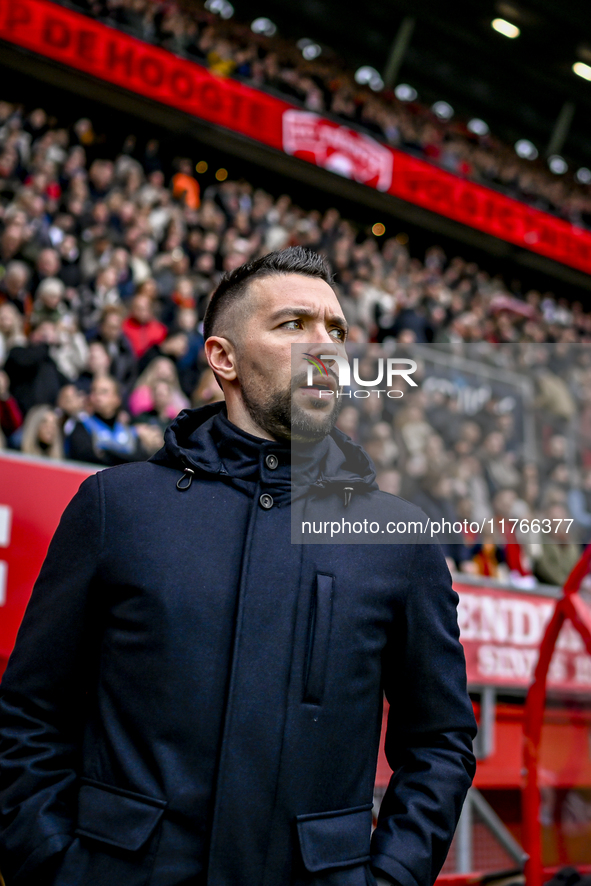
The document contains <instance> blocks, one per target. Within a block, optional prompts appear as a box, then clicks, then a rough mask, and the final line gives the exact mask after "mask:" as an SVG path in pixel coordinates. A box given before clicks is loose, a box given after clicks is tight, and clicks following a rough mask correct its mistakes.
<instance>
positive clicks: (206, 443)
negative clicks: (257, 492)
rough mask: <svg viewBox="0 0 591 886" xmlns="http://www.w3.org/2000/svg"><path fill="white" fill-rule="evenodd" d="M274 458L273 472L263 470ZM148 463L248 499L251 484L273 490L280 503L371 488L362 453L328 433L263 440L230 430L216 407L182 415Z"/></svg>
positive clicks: (371, 473) (371, 479) (372, 482)
mask: <svg viewBox="0 0 591 886" xmlns="http://www.w3.org/2000/svg"><path fill="white" fill-rule="evenodd" d="M269 455H274V456H275V457H276V458H277V460H278V465H277V467H276V468H274V469H273V470H271V469H270V468H269V467H268V463H267V458H268V456H269ZM150 461H152V462H155V463H156V464H163V465H167V466H168V467H175V468H178V469H179V470H181V471H183V470H185V469H187V468H190V469H192V471H193V472H194V473H195V474H197V475H198V474H201V475H203V474H209V475H212V474H214V475H217V476H218V478H219V479H221V480H224V481H226V482H229V483H230V484H231V485H233V486H237V487H238V488H242V489H243V490H244V491H245V492H248V493H249V494H254V489H255V487H256V484H257V483H259V484H261V485H263V486H268V487H269V488H271V487H272V488H273V489H274V490H275V492H274V496H275V497H276V496H277V494H279V496H280V498H281V499H282V500H284V498H285V496H287V498H289V497H290V495H291V494H293V495H294V496H297V497H299V496H300V495H302V494H305V493H306V492H308V491H309V490H310V487H316V488H317V489H326V490H327V491H331V490H334V489H335V487H337V488H338V489H340V490H342V489H344V488H346V489H349V490H354V491H355V490H358V489H360V488H363V489H364V491H368V490H369V489H375V488H377V485H376V482H375V469H374V467H373V464H372V462H371V460H370V458H369V456H368V455H367V454H366V453H365V451H364V450H363V449H362V448H361V446H359V445H358V444H357V443H354V442H353V441H352V440H351V439H350V438H349V437H347V436H346V435H345V434H343V433H342V432H341V431H339V430H338V429H337V428H335V429H333V430H332V431H331V433H330V434H329V435H328V436H327V437H325V438H324V439H323V440H321V441H319V442H318V443H313V444H300V443H294V444H293V445H291V444H290V443H289V442H280V441H273V440H265V439H263V438H261V437H255V436H253V435H252V434H249V433H247V432H246V431H243V430H242V429H241V428H238V427H237V426H236V425H234V424H233V423H232V422H231V421H230V420H229V419H228V415H227V412H226V404H225V403H224V402H223V401H221V402H219V403H213V404H211V405H209V406H204V407H201V408H200V409H184V410H183V411H182V412H180V413H179V415H178V416H177V418H176V419H175V420H174V421H173V422H172V423H171V424H170V425H169V427H168V428H167V429H166V431H165V434H164V446H163V448H162V449H161V450H160V451H159V452H157V453H156V454H155V455H154V456H152V458H151V459H150Z"/></svg>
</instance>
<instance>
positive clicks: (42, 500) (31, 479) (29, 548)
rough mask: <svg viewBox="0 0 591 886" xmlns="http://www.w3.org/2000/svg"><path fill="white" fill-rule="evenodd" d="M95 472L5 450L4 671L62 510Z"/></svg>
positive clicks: (0, 573)
mask: <svg viewBox="0 0 591 886" xmlns="http://www.w3.org/2000/svg"><path fill="white" fill-rule="evenodd" d="M92 473H93V470H92V468H89V467H82V466H69V465H68V464H60V463H59V462H50V463H49V464H44V463H43V462H41V461H38V460H35V459H28V458H24V457H23V456H18V455H15V456H11V455H6V454H4V453H2V454H0V674H2V672H3V670H4V666H5V664H6V660H7V659H8V656H9V655H10V652H11V650H12V647H13V646H14V641H15V639H16V633H17V631H18V628H19V625H20V623H21V619H22V617H23V614H24V611H25V607H26V605H27V603H28V602H29V597H30V596H31V591H32V589H33V584H34V583H35V579H36V578H37V575H38V574H39V570H40V568H41V564H42V563H43V560H44V558H45V554H46V553H47V546H48V545H49V542H50V539H51V537H52V535H53V533H54V532H55V530H56V527H57V524H58V523H59V519H60V517H61V515H62V512H63V510H64V508H65V507H66V505H67V504H68V502H69V501H70V499H71V498H72V496H73V495H74V493H75V492H77V490H78V487H79V486H80V484H81V482H82V481H83V480H84V478H85V477H88V476H89V475H90V474H92Z"/></svg>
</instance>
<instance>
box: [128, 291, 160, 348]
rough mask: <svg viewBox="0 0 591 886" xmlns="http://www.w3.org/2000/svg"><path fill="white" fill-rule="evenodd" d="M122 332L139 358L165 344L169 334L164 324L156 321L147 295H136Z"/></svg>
mask: <svg viewBox="0 0 591 886" xmlns="http://www.w3.org/2000/svg"><path fill="white" fill-rule="evenodd" d="M122 331H123V332H124V333H125V335H126V336H127V338H128V340H129V342H130V344H131V347H132V349H133V352H134V354H135V356H136V357H137V358H140V357H143V355H144V354H145V353H146V351H149V350H150V348H151V347H152V346H153V345H159V344H160V343H161V342H163V341H164V339H165V338H166V335H167V332H168V330H167V329H166V326H165V325H164V323H160V321H159V320H156V319H155V317H154V310H153V305H152V301H151V299H150V298H149V297H148V296H147V295H136V296H135V297H134V298H133V300H132V302H131V307H130V311H129V316H128V317H127V318H126V319H125V320H124V322H123V326H122Z"/></svg>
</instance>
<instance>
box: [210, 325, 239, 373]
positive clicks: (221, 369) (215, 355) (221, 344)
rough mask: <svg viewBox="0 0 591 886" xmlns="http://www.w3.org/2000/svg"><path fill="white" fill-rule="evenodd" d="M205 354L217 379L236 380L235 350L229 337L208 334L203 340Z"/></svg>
mask: <svg viewBox="0 0 591 886" xmlns="http://www.w3.org/2000/svg"><path fill="white" fill-rule="evenodd" d="M205 356H206V357H207V362H208V363H209V365H210V366H211V368H212V369H213V371H214V374H215V376H216V377H217V378H218V380H221V381H228V382H233V381H236V379H237V377H238V373H237V372H236V350H235V348H234V345H233V344H232V342H231V341H230V339H229V338H225V337H224V336H223V335H210V337H209V338H208V339H207V341H206V342H205Z"/></svg>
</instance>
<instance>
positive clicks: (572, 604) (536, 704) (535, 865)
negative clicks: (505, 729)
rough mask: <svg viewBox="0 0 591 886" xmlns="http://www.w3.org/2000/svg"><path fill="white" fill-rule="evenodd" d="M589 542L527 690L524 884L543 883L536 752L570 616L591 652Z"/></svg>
mask: <svg viewBox="0 0 591 886" xmlns="http://www.w3.org/2000/svg"><path fill="white" fill-rule="evenodd" d="M590 565H591V545H589V547H587V548H586V550H585V551H584V553H583V555H582V557H581V559H580V560H579V562H578V563H577V564H576V566H575V567H574V569H573V570H572V572H571V574H570V575H569V577H568V578H567V580H566V583H565V585H564V594H563V596H562V597H561V598H560V600H558V601H557V603H556V607H555V609H554V614H553V616H552V618H551V620H550V622H549V624H548V626H547V628H546V632H545V634H544V638H543V640H542V643H541V645H540V654H539V658H538V663H537V666H536V670H535V675H534V681H533V683H532V685H531V687H530V689H529V692H528V694H527V699H526V703H525V712H524V722H523V736H524V748H523V754H524V768H525V783H524V787H523V791H522V814H523V848H524V850H525V851H526V852H527V854H528V856H529V860H528V862H527V863H526V866H525V876H526V883H527V886H542V883H543V882H544V879H545V877H544V868H543V865H542V838H541V832H540V799H541V798H540V787H539V755H540V743H541V736H542V724H543V720H544V705H545V701H546V681H547V677H548V668H549V667H550V662H551V660H552V655H553V653H554V649H555V646H556V641H557V640H558V635H559V633H560V630H561V628H562V626H563V624H564V623H565V621H566V620H567V619H569V620H570V621H571V622H572V624H573V625H574V627H575V628H576V630H577V631H578V632H579V634H580V635H581V637H582V639H583V641H584V643H585V647H586V649H587V652H589V653H590V654H591V612H590V611H589V608H588V607H587V605H586V604H585V603H584V602H583V600H582V599H581V598H580V596H579V594H578V590H579V587H580V585H581V582H582V581H583V579H584V578H585V576H586V575H587V574H588V573H589V568H590Z"/></svg>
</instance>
